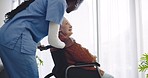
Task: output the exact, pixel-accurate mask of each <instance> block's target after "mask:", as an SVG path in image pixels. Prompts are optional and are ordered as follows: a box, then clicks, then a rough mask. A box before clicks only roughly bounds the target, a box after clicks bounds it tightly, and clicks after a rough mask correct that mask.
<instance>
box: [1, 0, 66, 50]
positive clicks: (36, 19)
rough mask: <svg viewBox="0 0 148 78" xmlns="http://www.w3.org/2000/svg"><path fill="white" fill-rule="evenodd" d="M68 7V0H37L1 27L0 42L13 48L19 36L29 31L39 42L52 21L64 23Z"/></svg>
mask: <svg viewBox="0 0 148 78" xmlns="http://www.w3.org/2000/svg"><path fill="white" fill-rule="evenodd" d="M66 8H67V3H66V0H35V1H34V2H32V3H31V4H30V5H29V7H27V8H26V9H25V10H23V11H21V12H20V13H18V14H16V15H15V16H14V17H13V19H11V20H8V21H7V22H6V23H5V24H4V25H3V26H2V27H1V28H0V44H1V45H4V46H6V47H8V48H10V49H13V48H14V46H15V43H16V42H17V40H18V39H19V37H20V36H21V35H22V34H23V33H25V32H27V31H29V34H30V35H31V37H32V40H33V41H34V42H35V43H38V42H39V41H40V40H41V39H42V38H44V37H45V36H47V35H48V27H49V22H50V21H52V22H55V23H57V24H61V23H62V20H63V16H64V13H65V10H66ZM27 33H28V32H27ZM25 34H26V33H25ZM26 38H28V37H26ZM28 45H30V44H29V43H28ZM24 46H26V45H24Z"/></svg>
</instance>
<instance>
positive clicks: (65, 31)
mask: <svg viewBox="0 0 148 78" xmlns="http://www.w3.org/2000/svg"><path fill="white" fill-rule="evenodd" d="M72 34H73V32H72V26H71V24H70V23H69V21H68V20H67V19H66V18H64V19H63V22H62V25H61V26H60V37H61V36H62V37H64V38H69V36H71V35H72Z"/></svg>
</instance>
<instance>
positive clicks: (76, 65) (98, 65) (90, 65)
mask: <svg viewBox="0 0 148 78" xmlns="http://www.w3.org/2000/svg"><path fill="white" fill-rule="evenodd" d="M92 66H96V68H97V67H100V64H99V63H97V62H92V63H77V64H74V65H70V66H68V67H67V68H66V71H65V78H67V73H68V70H69V69H70V68H76V67H92ZM97 69H98V68H97Z"/></svg>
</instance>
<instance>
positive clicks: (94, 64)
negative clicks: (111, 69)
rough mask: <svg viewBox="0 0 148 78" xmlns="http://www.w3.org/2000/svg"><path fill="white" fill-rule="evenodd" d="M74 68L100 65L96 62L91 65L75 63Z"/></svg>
mask: <svg viewBox="0 0 148 78" xmlns="http://www.w3.org/2000/svg"><path fill="white" fill-rule="evenodd" d="M75 66H99V67H100V64H99V63H97V62H92V63H77V64H75Z"/></svg>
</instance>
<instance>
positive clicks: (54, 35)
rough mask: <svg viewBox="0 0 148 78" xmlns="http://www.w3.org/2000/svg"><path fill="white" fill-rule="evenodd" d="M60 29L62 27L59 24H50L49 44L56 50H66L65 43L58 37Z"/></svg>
mask: <svg viewBox="0 0 148 78" xmlns="http://www.w3.org/2000/svg"><path fill="white" fill-rule="evenodd" d="M59 27H60V26H59V25H58V24H56V23H53V22H50V24H49V30H48V43H49V44H50V45H51V46H53V47H56V48H64V47H65V43H64V42H62V41H61V40H60V39H59V37H58V35H59Z"/></svg>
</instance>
